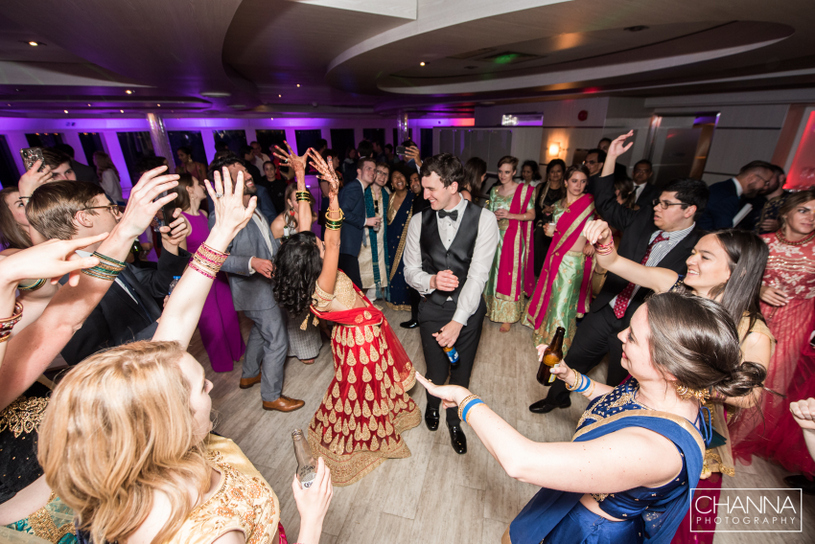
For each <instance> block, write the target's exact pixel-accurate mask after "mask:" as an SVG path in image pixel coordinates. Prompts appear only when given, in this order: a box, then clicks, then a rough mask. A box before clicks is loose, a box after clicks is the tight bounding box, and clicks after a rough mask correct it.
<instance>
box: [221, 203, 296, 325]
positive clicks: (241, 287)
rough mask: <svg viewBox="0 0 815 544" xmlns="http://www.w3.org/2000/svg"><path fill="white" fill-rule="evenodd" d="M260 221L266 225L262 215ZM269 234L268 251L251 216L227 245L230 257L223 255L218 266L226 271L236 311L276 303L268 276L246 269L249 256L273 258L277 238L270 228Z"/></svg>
mask: <svg viewBox="0 0 815 544" xmlns="http://www.w3.org/2000/svg"><path fill="white" fill-rule="evenodd" d="M255 213H257V212H255ZM214 215H215V214H210V216H211V217H214ZM263 223H264V224H265V225H266V228H267V229H269V226H268V223H267V222H266V220H265V218H264V219H263ZM269 238H271V241H272V251H271V252H269V246H267V245H266V240H264V238H263V234H262V233H261V231H260V228H258V225H257V223H255V221H254V219H250V220H249V223H247V224H246V226H245V227H244V228H243V230H242V231H240V232H239V233H238V235H237V236H235V239H234V240H232V243H231V244H229V247H228V248H227V251H228V252H229V257H227V258H226V262H224V265H223V266H222V267H221V270H222V271H224V272H227V273H228V274H229V286H230V287H231V288H232V301H233V302H234V303H235V309H236V310H238V311H246V310H249V311H256V310H268V309H270V308H274V307H275V306H277V302H276V301H275V299H274V294H273V293H272V282H271V280H269V278H267V277H265V276H264V275H263V274H260V273H258V272H255V273H254V274H252V273H251V272H250V271H249V260H250V259H251V258H252V257H257V258H258V259H268V260H270V261H273V260H274V256H275V254H277V250H278V248H279V247H280V242H278V241H277V240H275V239H274V237H273V236H272V233H271V229H270V231H269Z"/></svg>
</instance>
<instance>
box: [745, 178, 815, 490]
mask: <svg viewBox="0 0 815 544" xmlns="http://www.w3.org/2000/svg"><path fill="white" fill-rule="evenodd" d="M780 219H781V221H782V225H781V228H780V229H779V230H778V231H777V232H775V233H770V234H764V235H762V238H763V239H764V241H765V242H767V245H768V246H769V248H770V257H769V259H768V260H767V268H766V271H765V273H764V281H763V285H762V288H761V312H762V313H763V314H764V317H765V318H766V320H767V325H768V326H769V327H770V330H771V331H772V333H773V336H775V339H776V341H777V345H776V348H775V353H773V357H772V360H771V362H770V367H769V369H768V371H767V380H766V382H765V385H766V387H767V388H769V389H771V390H772V391H775V392H777V393H780V394H781V395H785V397H782V396H780V395H773V394H770V393H765V394H764V395H763V398H762V401H761V405H760V408H761V413H758V411H756V412H755V413H753V414H749V416H751V417H744V418H742V419H741V420H739V421H738V422H736V424H735V425H733V426H732V427H731V429H730V436H731V438H732V439H733V453H734V455H735V456H736V458H737V459H740V460H742V461H743V462H746V463H748V464H749V463H750V460H751V456H752V455H758V456H759V457H763V458H765V459H768V460H772V461H775V462H778V463H780V464H781V465H783V466H784V467H785V468H787V469H788V470H798V471H802V472H804V473H805V474H806V475H807V476H808V477H809V479H810V480H811V479H812V477H813V464H812V462H811V460H810V459H808V458H807V456H806V455H805V452H806V448H805V447H804V446H803V441H804V439H803V437H802V436H801V432H800V430H799V428H798V425H797V424H796V423H795V421H794V420H793V417H792V415H791V414H790V412H789V405H790V402H791V401H796V400H799V399H801V398H807V397H809V396H813V395H815V391H813V388H815V379H813V376H812V373H813V369H812V361H813V359H812V349H810V348H809V347H808V342H809V338H810V335H811V333H812V330H813V324H814V323H815V191H812V190H808V191H801V192H799V193H796V194H794V195H792V196H790V197H789V198H788V199H787V202H786V203H785V204H784V206H783V207H782V208H781V212H780ZM745 415H748V414H745Z"/></svg>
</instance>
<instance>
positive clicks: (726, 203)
mask: <svg viewBox="0 0 815 544" xmlns="http://www.w3.org/2000/svg"><path fill="white" fill-rule="evenodd" d="M735 183H738V182H735ZM735 183H734V180H733V178H730V179H726V180H724V181H720V182H719V183H714V184H713V185H711V186H710V197H709V198H708V200H707V207H706V208H705V211H704V213H702V217H700V218H699V221H697V222H696V225H697V226H698V227H699V228H700V229H703V230H720V229H729V228H732V227H733V218H734V217H736V214H737V213H739V210H740V209H741V206H740V199H739V195H738V193H737V192H736V185H735Z"/></svg>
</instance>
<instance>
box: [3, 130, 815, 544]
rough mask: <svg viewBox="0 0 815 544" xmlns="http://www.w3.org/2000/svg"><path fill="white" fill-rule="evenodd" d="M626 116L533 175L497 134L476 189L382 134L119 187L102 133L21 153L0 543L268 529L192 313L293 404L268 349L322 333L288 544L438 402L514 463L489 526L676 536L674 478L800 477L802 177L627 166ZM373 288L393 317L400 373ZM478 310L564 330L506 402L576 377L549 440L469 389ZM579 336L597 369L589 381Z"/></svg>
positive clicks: (814, 244)
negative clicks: (507, 512)
mask: <svg viewBox="0 0 815 544" xmlns="http://www.w3.org/2000/svg"><path fill="white" fill-rule="evenodd" d="M632 135H633V133H628V134H624V135H622V136H619V137H617V138H615V139H613V140H611V139H608V138H604V139H603V140H601V141H600V142H599V144H598V148H596V149H592V150H589V151H588V153H586V155H585V160H584V161H583V162H582V163H580V164H574V165H572V166H567V165H566V163H565V162H564V161H562V160H559V159H555V160H553V161H551V162H550V163H548V164H547V165H546V166H545V169H544V173H543V176H542V175H541V171H540V169H539V165H538V163H537V162H536V161H526V162H523V163H521V162H520V161H519V160H518V158H516V157H512V156H505V157H503V158H501V159H500V160H499V161H498V163H497V165H495V167H496V172H497V180H496V181H495V182H494V184H493V186H492V187H491V188H490V189H489V190H488V191H487V190H486V189H485V185H486V184H487V183H489V182H491V181H492V180H488V179H487V178H488V174H487V171H488V165H487V164H486V163H485V162H484V161H483V160H482V159H480V158H477V157H473V158H470V159H469V160H468V161H467V162H466V164H462V162H461V161H460V160H459V159H458V158H457V157H455V156H453V155H450V154H447V153H442V154H439V155H435V156H433V157H425V158H421V157H420V153H419V149H418V147H417V146H416V145H415V143H413V142H412V141H410V140H408V141H406V142H404V143H403V145H402V146H400V147H399V148H398V149H397V154H394V150H393V148H392V147H391V146H384V147H383V146H382V145H381V144H379V143H377V142H367V141H363V142H360V144H359V145H358V147H357V148H355V149H349V150H348V151H347V152H346V153H345V159H344V160H341V158H340V157H338V155H337V153H335V152H334V151H333V150H330V149H328V148H327V143H326V142H324V141H322V142H320V144H319V145H318V146H317V148H316V149H315V148H309V149H308V150H305V151H303V150H300V151H303V152H302V154H300V155H298V154H297V153H296V152H295V151H294V150H293V149H292V148H291V147H289V146H288V144H285V149H283V148H281V147H279V146H276V147H275V149H273V150H270V152H271V156H270V155H269V154H266V153H265V152H264V151H265V150H263V149H262V148H261V146H260V145H259V144H258V143H257V142H252V144H251V145H249V146H245V147H244V148H242V149H241V150H240V151H241V152H240V153H238V154H235V153H232V152H231V151H228V150H225V149H224V150H219V151H218V153H217V154H216V156H215V158H214V160H213V161H212V162H211V163H210V164H209V165H205V164H203V163H200V162H195V161H194V160H193V158H192V155H193V153H192V150H190V149H188V148H181V149H179V150H178V159H179V164H178V165H177V167H176V173H175V174H170V173H169V164H168V161H167V160H166V159H164V158H162V157H148V158H146V159H144V160H143V161H142V164H140V166H139V170H140V175H141V177H140V179H139V181H138V183H136V184H135V185H134V186H133V188H132V189H131V191H130V193H129V195H128V197H127V199H124V198H123V193H122V189H121V187H120V185H119V180H118V173H117V172H116V168H115V166H113V164H112V163H111V161H110V159H109V157H107V155H105V154H104V153H98V154H97V155H95V162H96V166H97V172H96V175H93V174H94V173H93V172H92V171H91V172H90V173H88V172H87V170H91V169H90V168H89V167H87V166H85V165H81V163H78V162H77V161H76V160H75V159H74V158H73V157H72V150H70V149H44V150H42V157H43V158H42V159H41V160H37V161H36V162H34V163H33V165H32V166H31V167H30V169H29V170H28V171H27V172H26V173H25V174H24V175H23V176H22V177H21V178H20V180H19V182H18V185H17V187H10V188H5V189H3V190H2V191H0V194H2V196H3V203H2V204H0V242H2V245H3V248H4V249H3V251H2V253H0V383H2V384H3V387H2V389H0V465H2V470H0V472H2V477H0V539H3V540H8V541H11V539H12V538H13V537H14V535H15V534H16V535H23V534H24V535H26V537H28V538H30V540H29V541H30V542H36V541H44V542H54V543H60V544H69V543H73V542H81V543H90V542H93V543H97V544H102V543H106V542H109V543H113V542H119V543H120V544H123V543H125V542H128V543H138V542H179V543H180V542H185V543H186V542H201V543H204V542H206V543H210V542H218V543H219V544H225V543H232V542H273V543H276V542H281V543H285V542H288V540H287V537H286V533H285V529H284V527H283V526H282V524H281V523H280V511H281V505H280V504H279V501H278V499H277V496H276V494H275V492H274V491H273V489H272V488H271V486H270V485H269V484H268V482H267V481H266V480H265V479H264V477H263V476H262V475H261V474H260V472H259V471H258V470H257V469H256V468H255V467H254V466H253V465H252V463H251V462H250V461H249V459H247V458H246V456H245V455H244V454H243V453H242V452H241V450H240V448H239V447H238V446H237V445H236V444H235V443H234V442H233V441H232V440H230V439H229V437H224V436H221V435H220V434H217V433H215V432H213V425H212V422H211V411H212V402H211V399H210V397H209V392H210V390H211V389H212V383H211V382H210V381H209V380H207V379H206V373H205V371H204V368H203V367H202V365H201V364H200V363H199V362H198V361H197V360H196V359H195V358H194V357H193V356H191V355H190V354H189V353H188V352H187V349H188V347H189V344H190V341H191V339H192V336H193V333H194V332H195V330H196V329H198V330H199V331H200V334H201V339H202V343H203V346H204V349H205V351H206V353H207V355H208V358H209V362H210V365H211V367H212V370H213V371H215V372H229V371H232V370H233V367H234V364H235V363H236V362H237V363H239V364H240V366H241V378H240V382H239V386H240V388H241V389H250V388H252V387H253V386H254V385H256V384H260V396H261V405H260V406H258V409H260V408H262V409H265V410H272V411H280V412H291V411H294V410H298V409H301V408H303V407H304V405H305V403H304V401H303V400H299V399H295V398H292V397H289V396H286V395H284V369H285V366H286V360H287V358H288V357H294V358H296V359H298V360H299V361H301V362H302V363H303V364H313V363H314V361H315V359H316V358H317V357H318V355H319V353H320V351H321V349H322V344H323V336H324V335H325V336H328V337H329V339H330V344H331V354H332V359H333V365H334V373H333V376H332V379H331V382H330V383H328V384H326V389H325V394H324V395H323V397H322V400H321V402H320V405H319V406H316V407H311V408H310V409H313V410H315V413H314V415H313V417H312V419H311V422H310V424H309V428H308V444H309V446H310V450H311V452H312V454H313V456H314V458H316V459H317V462H316V466H315V467H313V469H314V471H315V473H316V474H315V476H314V479H313V480H312V481H311V483H310V485H303V483H304V482H301V481H300V479H299V476H294V478H293V481H292V492H293V496H294V500H295V502H296V505H297V510H298V512H299V514H300V518H301V523H300V529H299V534H298V536H297V542H299V543H301V544H310V543H317V542H319V539H320V535H321V532H322V524H323V520H324V518H325V516H326V513H327V511H328V508H329V504H330V501H331V497H332V493H333V486H346V485H350V484H353V483H355V482H357V481H359V480H360V479H361V478H363V477H364V476H365V475H367V474H368V473H369V472H371V471H373V470H375V469H376V467H378V466H379V465H380V464H382V463H384V462H385V461H386V460H388V459H399V458H405V457H408V456H410V455H411V452H410V449H409V448H408V445H407V443H406V441H405V439H404V437H403V436H402V435H403V433H405V432H406V431H408V430H410V429H412V428H414V427H417V426H418V425H420V423H421V420H422V418H423V419H424V421H425V424H426V426H427V428H428V429H429V430H430V431H437V430H438V428H439V425H440V422H441V414H440V412H441V409H442V408H443V409H444V411H445V421H446V425H447V428H448V432H449V435H450V442H451V445H452V447H453V449H454V450H455V451H456V452H457V453H459V454H466V452H467V440H466V436H465V433H464V431H463V429H462V421H464V422H465V423H467V424H468V425H469V426H470V428H471V429H472V431H473V432H475V433H476V435H477V437H478V439H479V440H480V441H481V442H482V443H483V444H484V446H485V447H486V449H487V450H488V451H489V453H490V454H491V455H492V456H493V457H494V458H495V459H496V460H497V461H498V462H499V463H500V464H501V466H502V468H504V470H505V471H506V472H507V474H508V475H509V476H510V477H512V478H515V479H518V480H521V481H524V482H528V483H532V484H534V485H536V486H539V487H540V488H541V489H540V491H539V492H538V493H537V494H536V495H535V496H534V498H533V499H532V500H531V501H530V502H529V503H528V504H527V505H526V506H525V507H524V508H523V510H522V511H521V512H520V513H518V515H517V517H516V518H515V519H514V520H513V522H512V523H511V524H510V526H509V527H508V528H507V530H506V533H505V535H504V539H503V541H504V542H512V543H514V544H519V543H522V544H532V543H539V542H541V541H542V540H544V539H545V540H546V541H547V542H582V541H586V539H589V540H590V541H598V542H611V541H614V542H617V541H626V542H628V541H630V542H654V543H656V542H665V543H667V542H671V541H673V542H677V543H680V542H686V541H687V540H688V539H689V538H690V536H689V534H688V531H689V530H690V523H689V522H688V520H687V519H686V516H687V515H689V513H688V504H689V502H690V499H691V490H692V489H693V488H696V489H697V493H700V492H704V493H706V495H707V496H711V495H712V496H714V497H715V496H717V493H719V490H720V489H721V487H722V485H723V477H732V476H734V475H735V473H736V470H737V464H736V460H739V461H741V462H742V463H745V464H749V463H750V461H751V459H752V457H753V456H754V455H755V456H759V457H762V458H764V459H767V460H769V461H771V462H775V463H778V464H780V465H782V466H783V467H784V468H785V469H787V470H788V471H790V472H792V473H794V474H793V475H792V476H790V477H788V478H787V481H788V483H789V484H790V485H791V486H793V487H803V488H804V489H805V490H807V491H808V492H815V489H813V488H815V486H813V483H812V478H813V476H814V475H815V463H813V460H812V455H813V453H815V398H813V397H815V348H813V345H812V344H811V342H812V336H813V331H815V190H813V189H807V190H800V191H795V192H793V191H789V190H785V189H784V184H785V175H784V171H783V170H782V169H781V168H779V167H778V166H775V165H772V164H769V163H766V162H763V161H753V162H751V163H749V164H747V165H745V166H744V167H743V168H742V169H741V170H740V172H739V173H738V174H737V175H736V176H735V177H733V178H732V179H728V180H725V181H722V182H719V183H716V184H713V185H712V186H710V187H708V186H707V184H705V183H704V182H702V181H699V180H695V179H691V178H683V179H674V180H671V181H669V182H667V183H665V184H662V185H658V184H656V183H654V182H653V179H652V178H653V167H652V164H651V163H650V162H649V161H648V160H646V159H643V160H640V161H639V162H636V163H635V165H634V167H633V169H632V175H631V177H629V175H628V169H627V167H625V166H624V165H622V164H620V163H618V162H617V159H619V158H620V157H621V156H623V155H624V154H625V153H626V152H627V151H628V150H629V149H630V148H631V146H632V143H631V142H628V143H627V141H628V140H629V139H630V138H631V137H632ZM519 164H521V168H520V170H519V168H518V165H519ZM261 172H262V173H261ZM307 174H315V175H316V176H317V178H318V180H319V185H320V192H321V197H322V198H321V199H320V200H317V199H315V198H314V196H313V194H312V193H311V192H310V191H309V190H308V188H307V187H306V175H307ZM83 176H87V178H83ZM318 232H319V233H320V235H319V236H318V235H317V233H318ZM383 305H384V306H387V307H388V308H389V309H390V310H391V311H392V312H397V311H404V312H410V316H409V318H408V319H407V320H405V321H404V322H401V323H400V325H401V327H403V328H405V329H414V328H418V329H419V334H420V338H421V345H422V351H423V355H424V360H425V365H426V366H425V372H424V375H422V374H420V373H419V372H417V370H416V369H415V368H414V362H413V361H411V360H410V357H409V356H408V355H407V353H406V352H405V350H404V348H403V347H402V345H401V343H400V341H399V339H398V337H397V335H396V334H395V332H394V330H393V329H392V328H391V326H390V324H389V323H388V320H387V319H386V317H385V315H384V313H383V310H382V306H383ZM238 312H240V313H242V314H243V317H244V318H245V319H246V320H248V321H250V322H251V330H250V332H249V335H248V338H247V339H246V340H244V337H243V336H242V334H241V327H240V320H241V317H240V316H239V313H238ZM4 316H10V317H4ZM485 318H489V320H490V321H493V322H495V323H500V328H499V331H500V332H502V333H506V332H508V331H510V330H511V327H512V324H514V323H517V322H521V324H522V325H524V326H526V327H528V328H529V329H531V330H529V331H525V330H524V331H523V334H528V337H529V342H530V346H535V347H536V349H537V351H538V354H539V356H540V357H541V358H542V357H543V354H544V351H545V349H546V347H547V346H546V344H547V343H549V342H550V341H551V340H552V338H553V337H554V336H555V331H556V330H558V329H560V328H562V329H564V330H565V335H564V340H563V344H562V353H563V360H562V362H561V363H560V364H558V365H557V366H555V367H553V368H552V370H551V373H552V374H553V375H554V376H555V377H556V378H557V379H556V380H555V382H554V383H553V384H551V386H549V387H548V389H547V390H546V396H545V398H543V399H541V400H537V401H536V402H533V403H532V404H531V405H530V407H529V409H530V411H531V412H533V413H537V414H546V413H549V412H553V411H555V410H558V409H562V408H566V407H568V406H570V405H571V400H570V394H571V393H572V392H576V393H579V394H582V395H583V396H585V397H586V398H588V399H589V405H588V408H587V409H586V411H585V412H584V413H583V415H582V417H581V418H580V420H579V421H578V422H577V427H576V431H575V434H574V437H573V440H572V441H571V442H562V443H554V442H550V443H538V442H534V441H532V440H529V439H528V438H526V437H524V436H523V435H522V434H520V433H519V432H518V431H517V430H515V429H514V428H513V427H512V426H511V425H509V424H508V423H507V422H506V421H504V420H503V419H502V417H501V416H500V415H499V414H497V413H495V412H494V411H492V410H491V409H490V408H489V406H488V405H487V404H486V402H485V401H488V400H490V399H481V398H480V397H479V396H477V395H475V394H473V393H472V392H471V391H470V390H469V389H468V388H469V385H470V377H471V374H472V370H473V365H474V362H475V360H476V355H477V352H478V348H479V342H480V339H481V333H482V327H483V325H484V321H485ZM405 334H415V333H405ZM482 351H483V349H482ZM489 359H490V358H489V357H486V358H484V357H483V354H482V358H481V360H482V361H484V362H482V363H479V364H483V365H488V364H490V363H489V362H488V361H489ZM604 360H605V361H607V376H606V380H605V383H600V382H599V381H597V380H593V379H591V378H589V377H588V376H587V375H586V373H588V372H589V371H590V370H592V369H593V368H594V367H596V366H597V365H598V364H600V363H601V362H602V361H604ZM416 382H419V383H420V384H421V385H422V386H423V387H424V388H425V390H426V400H427V404H426V408H425V411H424V416H422V414H421V412H420V409H419V406H418V404H417V402H416V401H415V400H414V398H411V396H410V395H409V394H408V392H409V391H410V390H411V388H413V387H414V385H415V384H416ZM321 387H322V386H321ZM531 400H533V399H530V401H531ZM802 429H803V430H802ZM553 466H554V467H569V469H568V470H551V467H553ZM305 483H306V484H308V482H305ZM683 519H685V520H686V521H685V523H682V520H683ZM706 523H708V525H707V526H705V527H704V529H707V530H710V531H711V532H710V533H697V534H695V535H694V536H695V537H696V538H697V541H699V542H704V541H707V542H710V541H712V535H713V532H712V531H713V530H714V529H715V521H707V522H706ZM710 524H713V525H710ZM705 538H707V540H704V539H705ZM35 539H41V540H35ZM592 539H593V540H592Z"/></svg>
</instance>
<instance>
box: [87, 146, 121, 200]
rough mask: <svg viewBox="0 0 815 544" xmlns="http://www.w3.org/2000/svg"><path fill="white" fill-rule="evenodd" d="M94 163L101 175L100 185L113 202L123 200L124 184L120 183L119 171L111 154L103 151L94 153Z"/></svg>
mask: <svg viewBox="0 0 815 544" xmlns="http://www.w3.org/2000/svg"><path fill="white" fill-rule="evenodd" d="M93 163H94V164H95V165H96V173H97V174H98V175H99V185H101V186H102V189H103V190H104V191H105V194H106V195H108V198H109V199H111V200H112V201H113V202H121V201H122V186H121V184H120V183H119V171H118V170H117V169H116V166H114V164H113V161H112V160H110V155H108V154H107V153H104V152H102V151H97V152H95V153H94V154H93Z"/></svg>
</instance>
